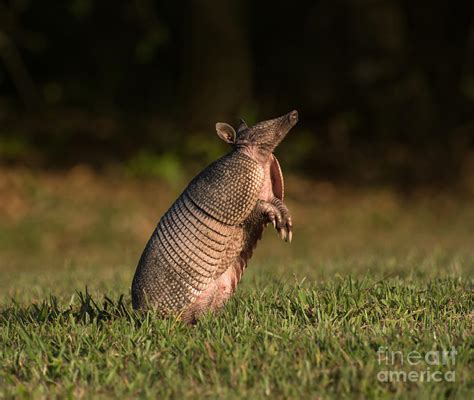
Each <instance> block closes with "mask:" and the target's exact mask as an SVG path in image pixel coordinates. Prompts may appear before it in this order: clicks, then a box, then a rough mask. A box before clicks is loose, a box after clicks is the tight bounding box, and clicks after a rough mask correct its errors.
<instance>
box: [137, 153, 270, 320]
mask: <svg viewBox="0 0 474 400" xmlns="http://www.w3.org/2000/svg"><path fill="white" fill-rule="evenodd" d="M263 178H264V174H263V169H262V167H260V165H259V164H258V163H257V162H255V161H254V160H252V159H251V158H249V157H247V156H246V155H244V154H240V153H238V152H232V153H229V154H228V155H226V156H224V157H222V158H221V159H219V160H217V161H216V162H214V163H213V164H211V165H210V166H209V167H207V168H206V169H205V170H204V171H203V172H201V174H199V175H198V176H197V177H196V178H195V179H194V180H193V181H192V182H191V183H190V184H189V186H188V187H187V189H186V190H185V191H184V192H183V193H182V194H181V196H180V197H179V198H178V199H177V200H176V202H175V203H174V204H173V205H172V206H171V208H170V209H169V210H168V211H167V212H166V214H165V215H164V216H163V217H162V218H161V220H160V223H159V224H158V226H157V228H156V230H155V232H154V233H153V235H152V237H151V238H150V240H149V242H148V244H147V246H146V248H145V251H144V252H143V255H142V257H141V259H140V262H139V265H138V267H137V271H136V273H135V277H134V279H133V284H132V301H133V306H134V308H145V307H146V306H147V305H150V306H152V307H155V308H157V309H158V310H159V311H161V312H163V313H165V314H167V313H170V312H180V311H184V310H186V307H187V306H189V305H191V304H192V303H193V302H194V300H195V299H196V298H197V297H198V296H199V294H200V293H202V292H203V291H204V290H205V289H206V288H207V287H208V285H209V284H210V283H211V282H212V281H213V280H215V279H216V278H217V277H218V276H220V275H221V274H222V273H223V272H224V271H225V270H227V269H228V268H229V267H230V266H232V265H234V264H235V263H238V260H239V255H240V253H241V251H242V248H243V245H244V243H243V241H244V232H243V228H242V223H243V221H244V220H245V219H246V218H247V217H248V216H249V215H250V213H251V212H252V210H253V208H254V207H255V205H256V202H257V198H258V194H259V193H260V190H261V187H262V185H263Z"/></svg>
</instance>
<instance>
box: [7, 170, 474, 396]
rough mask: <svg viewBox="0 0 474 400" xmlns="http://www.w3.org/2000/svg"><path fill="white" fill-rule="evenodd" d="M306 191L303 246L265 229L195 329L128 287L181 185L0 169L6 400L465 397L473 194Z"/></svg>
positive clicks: (298, 208) (470, 371)
mask: <svg viewBox="0 0 474 400" xmlns="http://www.w3.org/2000/svg"><path fill="white" fill-rule="evenodd" d="M291 180H292V179H291V178H290V179H289V181H290V182H291ZM294 180H295V181H296V179H294ZM299 184H300V185H307V187H304V188H300V191H298V187H299V186H298V185H295V186H294V187H291V186H290V187H289V188H288V193H290V194H293V197H290V198H289V199H288V202H289V204H290V207H291V209H292V210H293V214H294V217H295V218H294V219H295V241H294V243H292V244H291V245H290V246H288V245H286V244H284V243H282V242H280V241H279V239H278V238H277V235H275V234H274V233H272V232H267V233H266V235H265V237H264V239H263V241H262V242H261V243H260V245H259V247H258V248H257V251H256V255H255V258H254V259H252V260H251V262H250V266H249V269H248V271H247V272H246V274H245V276H244V279H243V282H242V283H241V284H240V285H239V288H238V291H237V294H236V296H235V297H233V298H232V299H231V301H230V302H229V303H228V304H227V305H226V307H225V309H224V310H223V311H222V312H221V313H219V314H218V315H206V316H205V317H204V318H203V319H202V320H200V321H199V322H198V323H197V324H196V325H194V326H186V325H183V324H182V323H181V322H179V321H175V320H172V319H168V320H162V319H159V318H157V317H156V316H155V315H154V314H153V313H148V314H137V313H135V312H134V311H133V310H132V308H131V305H130V292H129V287H130V282H131V278H132V275H133V272H134V268H135V265H136V262H137V259H138V256H139V255H140V252H141V250H142V248H143V246H144V243H145V240H146V239H147V236H148V235H149V234H150V232H151V230H152V228H153V226H154V224H155V223H156V220H157V219H158V217H159V215H160V213H161V212H162V211H163V210H164V209H165V208H166V207H167V205H169V202H170V201H171V200H172V198H173V197H174V196H175V195H176V192H177V191H178V189H176V190H175V189H169V188H166V187H163V185H161V184H155V183H153V182H141V181H135V180H133V179H128V180H125V181H122V180H120V181H119V182H117V181H114V180H113V179H112V178H100V177H96V176H94V175H92V174H90V173H88V172H87V171H86V172H84V171H72V172H71V173H70V174H69V175H66V176H64V175H58V176H55V175H48V174H46V175H38V176H37V175H34V174H31V173H30V172H25V171H20V172H18V171H15V172H9V171H0V192H1V191H2V185H3V187H4V188H5V187H8V188H9V189H8V191H4V192H3V193H5V196H4V197H3V198H2V199H1V200H0V217H1V218H0V271H1V274H2V279H1V280H0V398H4V397H6V398H8V397H26V398H29V397H34V398H51V397H55V396H57V397H61V398H62V397H74V398H77V397H84V398H90V397H100V398H117V397H126V398H131V397H133V398H134V397H138V396H141V397H147V398H169V397H173V398H183V397H184V398H196V397H208V398H266V397H270V398H341V397H342V398H344V397H347V398H361V399H362V398H392V397H399V398H407V397H409V398H415V397H416V398H421V399H423V398H430V399H431V398H448V397H449V398H460V399H465V398H470V397H472V393H473V390H474V387H473V380H472V376H473V375H474V368H473V349H472V348H473V333H474V332H473V317H474V312H473V310H474V296H473V285H472V277H473V269H474V268H473V266H474V249H473V248H472V241H473V238H474V227H473V224H472V222H470V221H472V220H473V219H472V217H473V216H474V206H473V205H472V204H473V203H472V201H470V200H469V199H468V200H463V201H461V200H459V199H453V198H452V197H445V196H435V197H433V196H427V195H420V196H417V197H415V198H410V199H407V198H402V197H400V196H397V195H396V194H394V193H393V192H391V191H387V190H372V191H367V192H364V193H357V192H354V191H348V190H344V189H338V188H331V187H329V186H328V185H327V184H319V186H318V185H313V184H310V183H305V182H299ZM84 187H87V189H88V190H84ZM380 348H384V349H385V350H384V352H380V351H379V349H380ZM453 348H454V349H455V350H456V351H457V354H456V356H455V359H454V363H453V359H452V358H450V359H449V362H448V363H446V364H443V363H441V362H439V363H436V362H433V361H435V360H434V359H433V357H436V355H439V354H441V353H440V352H442V351H450V350H451V349H453ZM410 352H412V354H419V356H420V357H421V361H420V362H419V363H418V364H417V365H410V364H409V362H408V360H407V357H408V355H409V353H410ZM416 352H417V353H416ZM387 356H388V359H387V358H386V357H387ZM391 357H393V360H392V359H391ZM392 361H393V362H392ZM385 371H402V372H405V373H409V372H412V373H426V372H427V371H428V372H429V373H430V374H433V373H436V372H438V371H439V372H440V373H441V374H442V377H443V378H442V380H441V381H440V382H434V381H430V382H426V381H420V379H419V378H417V379H414V380H413V381H409V380H407V381H406V382H404V381H397V379H396V376H395V378H394V379H392V381H391V382H382V381H380V380H379V379H378V377H380V375H378V374H379V373H380V372H382V373H384V372H385ZM447 372H449V373H454V379H455V381H454V382H450V380H451V378H452V377H453V375H449V379H447V378H446V375H445V374H446V373H447ZM425 376H426V375H425ZM430 376H432V375H430ZM436 376H441V375H436ZM425 380H426V379H425Z"/></svg>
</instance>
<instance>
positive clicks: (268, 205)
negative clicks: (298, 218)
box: [258, 198, 293, 242]
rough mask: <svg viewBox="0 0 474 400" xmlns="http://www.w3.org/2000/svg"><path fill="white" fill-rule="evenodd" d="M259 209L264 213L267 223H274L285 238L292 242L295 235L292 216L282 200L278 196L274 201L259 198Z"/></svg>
mask: <svg viewBox="0 0 474 400" xmlns="http://www.w3.org/2000/svg"><path fill="white" fill-rule="evenodd" d="M258 210H259V211H260V213H261V214H262V215H264V217H265V220H266V222H267V223H268V222H270V223H272V224H273V226H274V228H275V229H276V230H277V231H278V233H279V234H280V237H281V238H282V239H283V240H285V241H286V242H291V239H292V237H293V232H292V222H291V216H290V212H289V211H288V208H287V207H286V206H285V204H283V202H282V201H281V200H279V199H277V198H274V199H273V200H272V202H268V201H264V200H259V202H258Z"/></svg>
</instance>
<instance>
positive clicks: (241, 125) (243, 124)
mask: <svg viewBox="0 0 474 400" xmlns="http://www.w3.org/2000/svg"><path fill="white" fill-rule="evenodd" d="M247 128H248V126H247V124H246V123H245V121H244V120H243V119H242V118H240V119H239V127H238V128H237V132H242V131H244V130H245V129H247Z"/></svg>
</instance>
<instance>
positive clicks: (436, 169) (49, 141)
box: [0, 0, 474, 187]
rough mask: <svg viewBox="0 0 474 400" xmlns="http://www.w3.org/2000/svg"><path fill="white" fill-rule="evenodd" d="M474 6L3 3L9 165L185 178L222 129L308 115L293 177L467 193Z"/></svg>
mask: <svg viewBox="0 0 474 400" xmlns="http://www.w3.org/2000/svg"><path fill="white" fill-rule="evenodd" d="M473 14H474V7H473V2H472V1H471V0H466V1H462V0H457V1H452V2H451V1H446V0H429V1H427V0H417V1H413V0H406V1H390V0H345V1H342V0H339V1H338V0H335V1H329V0H320V1H314V0H311V1H309V0H308V1H293V2H289V1H250V0H242V1H237V0H230V1H222V0H197V1H172V0H164V1H155V2H154V1H149V0H136V1H110V0H67V1H66V0H65V1H61V2H58V1H50V0H42V1H32V0H11V1H0V60H1V61H0V159H1V163H2V164H6V165H10V164H13V165H18V164H19V165H26V166H29V167H33V168H70V167H72V166H75V165H78V164H87V165H90V166H91V167H93V168H96V169H97V170H99V171H102V170H104V169H107V168H110V166H115V167H119V168H122V167H124V168H125V170H126V171H128V172H130V173H131V174H136V175H150V176H162V177H165V178H168V179H173V178H174V177H176V176H179V175H180V174H181V172H182V171H187V170H193V171H194V170H195V169H196V168H197V167H196V166H200V165H201V164H204V163H206V162H209V161H210V160H212V159H213V158H215V157H217V156H218V155H220V154H222V151H223V150H224V148H225V147H224V145H221V144H220V143H218V139H217V137H216V136H215V135H214V124H215V122H217V121H228V122H230V123H235V122H236V120H237V118H238V117H243V118H244V119H246V120H247V122H248V123H253V122H256V121H258V120H262V119H268V118H272V117H275V116H278V115H281V114H283V113H286V112H288V111H290V110H292V109H295V108H296V109H298V110H299V112H300V116H301V118H300V121H301V122H300V124H299V125H298V126H297V127H296V128H295V129H294V131H293V132H292V134H291V135H290V136H289V137H288V138H287V139H286V141H285V142H284V143H283V144H282V145H281V147H280V148H279V149H278V151H277V153H278V155H279V157H280V158H281V161H282V163H283V165H284V168H285V169H286V170H288V169H289V170H292V171H294V172H296V173H300V174H304V175H307V176H310V177H315V178H318V179H331V180H341V181H344V182H351V183H354V184H362V183H369V184H370V183H379V182H388V183H391V184H394V185H400V186H401V187H411V186H416V185H419V184H432V185H446V184H456V183H457V182H459V181H463V180H465V179H466V177H468V176H472V174H473V168H474V19H473Z"/></svg>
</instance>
